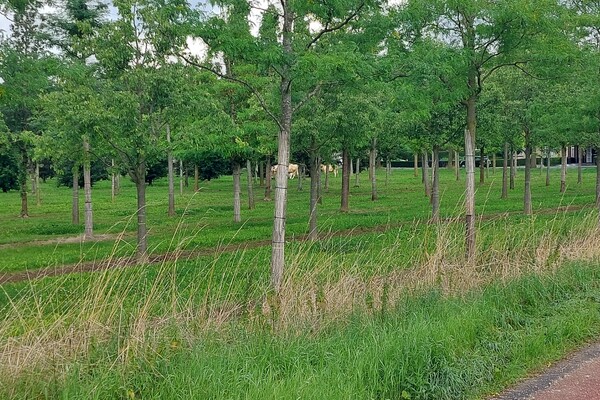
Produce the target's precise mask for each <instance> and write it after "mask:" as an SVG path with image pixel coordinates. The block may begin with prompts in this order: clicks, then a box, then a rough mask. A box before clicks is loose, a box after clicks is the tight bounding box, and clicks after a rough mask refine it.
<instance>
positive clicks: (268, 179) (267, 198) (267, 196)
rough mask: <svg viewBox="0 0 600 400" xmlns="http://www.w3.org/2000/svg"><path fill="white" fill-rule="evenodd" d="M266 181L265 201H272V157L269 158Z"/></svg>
mask: <svg viewBox="0 0 600 400" xmlns="http://www.w3.org/2000/svg"><path fill="white" fill-rule="evenodd" d="M265 169H266V171H265V173H266V175H267V176H266V179H265V197H264V199H263V200H264V201H271V179H272V178H271V156H267V166H266V168H265Z"/></svg>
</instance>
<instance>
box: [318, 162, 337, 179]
mask: <svg viewBox="0 0 600 400" xmlns="http://www.w3.org/2000/svg"><path fill="white" fill-rule="evenodd" d="M321 172H323V173H325V172H333V176H335V177H337V174H338V170H337V166H336V165H331V164H328V165H324V164H321Z"/></svg>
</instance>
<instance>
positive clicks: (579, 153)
mask: <svg viewBox="0 0 600 400" xmlns="http://www.w3.org/2000/svg"><path fill="white" fill-rule="evenodd" d="M582 159H583V149H582V148H581V146H577V183H578V184H581V182H583V176H582V169H583V168H582V167H583V160H582Z"/></svg>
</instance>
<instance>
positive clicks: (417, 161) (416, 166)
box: [413, 153, 419, 178]
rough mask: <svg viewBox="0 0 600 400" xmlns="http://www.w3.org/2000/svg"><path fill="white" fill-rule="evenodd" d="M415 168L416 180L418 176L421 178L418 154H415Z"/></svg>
mask: <svg viewBox="0 0 600 400" xmlns="http://www.w3.org/2000/svg"><path fill="white" fill-rule="evenodd" d="M413 166H414V175H415V178H416V177H417V176H419V155H418V154H417V153H415V154H414V158H413Z"/></svg>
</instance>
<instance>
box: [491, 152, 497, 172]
mask: <svg viewBox="0 0 600 400" xmlns="http://www.w3.org/2000/svg"><path fill="white" fill-rule="evenodd" d="M496 161H497V160H496V153H494V154H492V175H496Z"/></svg>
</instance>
